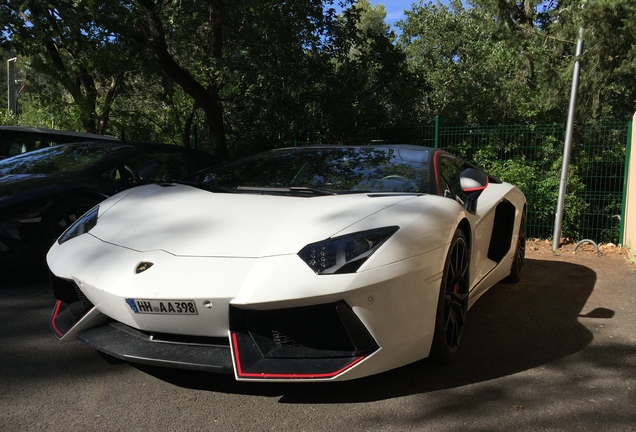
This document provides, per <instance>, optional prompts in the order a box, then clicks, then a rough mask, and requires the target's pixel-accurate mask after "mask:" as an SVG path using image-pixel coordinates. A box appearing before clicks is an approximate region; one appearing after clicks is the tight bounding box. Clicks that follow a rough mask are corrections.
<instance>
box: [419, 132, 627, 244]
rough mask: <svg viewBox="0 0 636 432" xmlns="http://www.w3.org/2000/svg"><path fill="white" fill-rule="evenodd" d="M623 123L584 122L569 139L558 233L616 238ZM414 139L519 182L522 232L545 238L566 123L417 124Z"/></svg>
mask: <svg viewBox="0 0 636 432" xmlns="http://www.w3.org/2000/svg"><path fill="white" fill-rule="evenodd" d="M629 127H630V124H629V123H628V122H618V123H603V124H593V125H582V126H579V127H577V128H576V130H575V133H574V138H573V146H572V154H571V157H570V169H569V173H568V186H567V193H566V198H565V207H564V217H563V227H562V236H563V237H564V238H569V239H572V240H581V239H591V240H594V241H595V242H602V243H606V242H612V243H619V242H620V239H621V237H622V232H621V231H622V223H621V221H622V216H623V215H622V211H623V207H624V192H625V191H624V189H625V184H624V178H625V173H626V149H627V146H628V145H629V141H628V139H629V135H628V131H629ZM420 136H421V137H422V138H421V139H420V140H419V144H422V145H429V146H436V147H439V148H443V149H445V150H448V151H449V152H451V153H453V154H455V155H457V156H460V157H462V158H464V159H466V160H468V161H471V162H474V163H476V164H477V165H479V166H481V167H482V168H484V169H485V170H486V171H488V172H489V173H490V174H491V175H493V176H495V177H498V178H500V179H501V180H504V181H507V182H510V183H513V184H515V185H517V186H518V187H519V188H520V189H521V190H522V191H523V192H524V194H525V195H526V199H527V201H528V236H529V237H531V238H532V237H534V238H546V239H547V238H551V236H552V233H553V230H554V217H555V211H556V204H557V198H558V190H559V182H560V175H561V165H562V160H563V145H564V144H563V143H564V138H565V125H560V124H552V125H509V126H506V125H503V126H502V125H498V126H462V127H439V126H438V125H437V123H436V124H432V125H427V126H424V127H422V128H421V129H420Z"/></svg>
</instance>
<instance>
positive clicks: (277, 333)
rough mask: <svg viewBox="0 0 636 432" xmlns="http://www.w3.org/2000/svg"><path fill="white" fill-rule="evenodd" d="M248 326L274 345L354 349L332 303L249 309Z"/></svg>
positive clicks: (337, 349) (336, 349)
mask: <svg viewBox="0 0 636 432" xmlns="http://www.w3.org/2000/svg"><path fill="white" fill-rule="evenodd" d="M248 328H249V331H250V332H251V333H252V334H255V335H258V336H260V338H259V339H263V338H264V339H268V340H270V341H271V343H272V344H273V345H274V346H275V347H279V348H280V347H306V348H311V349H316V350H330V351H353V350H354V349H355V348H354V346H353V344H352V343H351V339H350V338H349V336H348V334H347V331H346V329H345V327H344V325H343V323H342V321H341V319H340V317H339V315H338V311H337V310H336V308H335V307H334V306H329V307H312V308H300V309H292V310H278V311H276V312H275V313H270V312H267V311H257V312H251V313H250V314H249V319H248Z"/></svg>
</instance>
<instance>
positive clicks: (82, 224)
mask: <svg viewBox="0 0 636 432" xmlns="http://www.w3.org/2000/svg"><path fill="white" fill-rule="evenodd" d="M97 213H99V206H98V205H97V206H95V207H93V208H92V209H90V210H89V211H87V212H86V213H84V214H83V215H82V216H81V217H80V218H79V219H77V220H76V221H75V222H74V223H73V225H71V226H70V227H68V228H67V230H66V231H64V232H63V233H62V235H61V236H60V238H59V239H57V242H58V243H59V244H62V243H64V242H67V241H69V240H71V239H74V238H75V237H77V236H80V235H82V234H86V233H87V232H89V231H90V230H91V229H93V227H94V226H95V225H97Z"/></svg>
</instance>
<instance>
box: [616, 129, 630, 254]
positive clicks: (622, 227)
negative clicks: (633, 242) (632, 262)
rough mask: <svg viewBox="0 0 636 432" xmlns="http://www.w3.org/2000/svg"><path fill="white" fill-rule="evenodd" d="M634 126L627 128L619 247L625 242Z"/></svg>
mask: <svg viewBox="0 0 636 432" xmlns="http://www.w3.org/2000/svg"><path fill="white" fill-rule="evenodd" d="M632 126H633V122H631V121H630V122H629V126H628V127H627V140H626V142H625V170H624V175H623V199H622V203H621V222H620V228H619V233H618V242H619V246H622V243H623V241H624V240H625V219H626V217H627V188H628V178H629V175H628V174H629V168H630V167H629V160H630V158H631V151H632Z"/></svg>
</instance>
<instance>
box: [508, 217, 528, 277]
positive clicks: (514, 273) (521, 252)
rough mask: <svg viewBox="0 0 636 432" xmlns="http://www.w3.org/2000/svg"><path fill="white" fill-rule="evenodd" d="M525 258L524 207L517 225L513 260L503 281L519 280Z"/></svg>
mask: <svg viewBox="0 0 636 432" xmlns="http://www.w3.org/2000/svg"><path fill="white" fill-rule="evenodd" d="M525 260H526V208H525V207H524V208H523V213H522V214H521V224H520V225H519V237H518V239H517V248H516V249H515V256H514V260H513V261H512V267H511V268H510V275H508V277H506V278H505V279H504V282H508V283H517V282H519V281H520V280H521V275H522V273H523V265H524V263H525Z"/></svg>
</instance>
